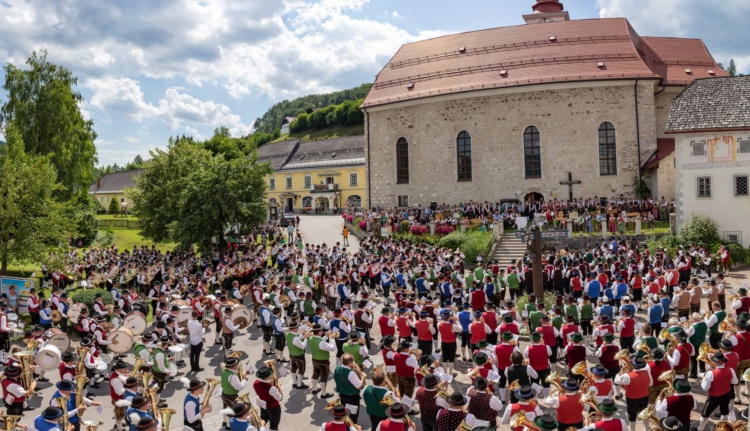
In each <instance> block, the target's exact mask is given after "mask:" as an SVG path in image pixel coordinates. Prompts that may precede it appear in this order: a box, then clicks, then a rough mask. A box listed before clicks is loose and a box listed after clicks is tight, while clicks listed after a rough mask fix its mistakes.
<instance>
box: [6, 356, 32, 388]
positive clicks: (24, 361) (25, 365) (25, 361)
mask: <svg viewBox="0 0 750 431" xmlns="http://www.w3.org/2000/svg"><path fill="white" fill-rule="evenodd" d="M11 356H13V357H14V358H16V359H18V362H19V363H20V364H21V379H20V380H21V385H22V386H23V388H24V389H27V390H28V389H29V388H32V387H36V381H35V380H34V352H27V351H23V352H16V353H14V354H12V355H11Z"/></svg>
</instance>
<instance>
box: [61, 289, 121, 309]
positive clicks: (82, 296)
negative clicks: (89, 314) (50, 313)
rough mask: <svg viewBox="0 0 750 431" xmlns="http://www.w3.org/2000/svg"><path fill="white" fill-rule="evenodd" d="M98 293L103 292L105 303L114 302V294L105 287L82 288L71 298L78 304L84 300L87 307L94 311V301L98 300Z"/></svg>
mask: <svg viewBox="0 0 750 431" xmlns="http://www.w3.org/2000/svg"><path fill="white" fill-rule="evenodd" d="M97 293H101V294H102V299H103V300H104V304H114V301H113V300H112V295H111V294H110V293H109V292H107V291H106V290H104V289H88V290H80V291H78V292H76V293H74V294H73V297H72V298H71V300H72V301H73V304H78V303H80V302H83V303H84V304H86V307H88V308H89V311H93V310H94V301H95V300H96V294H97Z"/></svg>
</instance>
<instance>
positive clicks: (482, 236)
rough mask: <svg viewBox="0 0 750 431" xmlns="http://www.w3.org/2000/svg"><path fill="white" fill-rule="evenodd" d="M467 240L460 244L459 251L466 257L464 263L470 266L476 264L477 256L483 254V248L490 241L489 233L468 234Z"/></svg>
mask: <svg viewBox="0 0 750 431" xmlns="http://www.w3.org/2000/svg"><path fill="white" fill-rule="evenodd" d="M468 236H469V239H468V240H466V242H464V243H463V244H461V251H462V252H463V253H464V255H465V256H466V261H467V262H469V263H472V264H476V263H477V256H479V255H480V254H482V253H484V247H485V246H486V245H487V241H489V240H490V236H491V234H490V233H489V232H476V233H474V232H472V233H470V234H468Z"/></svg>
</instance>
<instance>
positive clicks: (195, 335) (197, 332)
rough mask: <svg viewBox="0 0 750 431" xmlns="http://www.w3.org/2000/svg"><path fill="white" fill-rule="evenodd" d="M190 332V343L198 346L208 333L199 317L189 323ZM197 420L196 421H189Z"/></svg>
mask: <svg viewBox="0 0 750 431" xmlns="http://www.w3.org/2000/svg"><path fill="white" fill-rule="evenodd" d="M187 328H188V332H189V333H190V344H191V345H193V346H197V345H198V344H200V343H202V342H203V335H205V334H206V328H204V327H203V325H201V322H200V321H199V320H197V319H192V320H190V321H188V323H187ZM188 422H195V421H188Z"/></svg>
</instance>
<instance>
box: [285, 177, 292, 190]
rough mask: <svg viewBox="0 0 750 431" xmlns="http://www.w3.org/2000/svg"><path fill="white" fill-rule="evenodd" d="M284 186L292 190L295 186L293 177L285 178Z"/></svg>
mask: <svg viewBox="0 0 750 431" xmlns="http://www.w3.org/2000/svg"><path fill="white" fill-rule="evenodd" d="M284 188H286V189H287V190H291V189H293V188H294V181H293V179H292V177H286V178H284Z"/></svg>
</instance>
